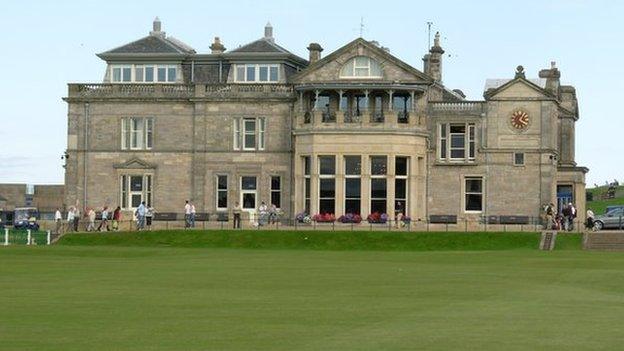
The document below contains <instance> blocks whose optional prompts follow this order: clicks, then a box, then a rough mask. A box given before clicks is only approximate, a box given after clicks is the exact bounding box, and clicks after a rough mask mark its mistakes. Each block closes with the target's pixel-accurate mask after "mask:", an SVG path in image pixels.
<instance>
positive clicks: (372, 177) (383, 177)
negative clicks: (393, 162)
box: [368, 155, 389, 214]
mask: <svg viewBox="0 0 624 351" xmlns="http://www.w3.org/2000/svg"><path fill="white" fill-rule="evenodd" d="M381 157H383V158H385V160H386V169H385V173H383V174H373V158H381ZM388 158H389V157H388V155H369V156H368V164H369V169H368V173H369V175H370V177H369V182H368V183H369V184H368V185H369V186H368V189H369V202H368V206H369V209H370V213H373V212H374V211H373V201H381V200H383V201H385V203H386V208H385V209H384V210H383V212H381V213H385V214H388ZM376 180H383V181H384V183H385V192H386V196H385V198H381V197H373V182H374V181H376Z"/></svg>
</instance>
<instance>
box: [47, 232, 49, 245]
mask: <svg viewBox="0 0 624 351" xmlns="http://www.w3.org/2000/svg"><path fill="white" fill-rule="evenodd" d="M47 239H48V245H50V231H49V230H48V237H47Z"/></svg>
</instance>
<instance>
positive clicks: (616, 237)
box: [583, 231, 624, 251]
mask: <svg viewBox="0 0 624 351" xmlns="http://www.w3.org/2000/svg"><path fill="white" fill-rule="evenodd" d="M583 248H584V249H585V250H602V251H624V231H601V232H589V233H585V234H583Z"/></svg>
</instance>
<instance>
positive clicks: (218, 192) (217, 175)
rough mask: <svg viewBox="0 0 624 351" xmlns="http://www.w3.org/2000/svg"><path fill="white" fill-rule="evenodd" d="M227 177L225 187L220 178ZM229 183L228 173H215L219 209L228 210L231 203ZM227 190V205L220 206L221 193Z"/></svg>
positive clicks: (216, 198)
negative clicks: (222, 185)
mask: <svg viewBox="0 0 624 351" xmlns="http://www.w3.org/2000/svg"><path fill="white" fill-rule="evenodd" d="M222 177H224V178H225V188H222V187H221V183H220V179H221V178H222ZM228 188H229V183H228V175H227V174H216V175H215V208H216V209H217V211H227V209H228V205H229V196H228V191H229V189H228ZM223 192H225V207H222V206H220V204H219V200H220V195H221V193H223Z"/></svg>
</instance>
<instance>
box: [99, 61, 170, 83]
mask: <svg viewBox="0 0 624 351" xmlns="http://www.w3.org/2000/svg"><path fill="white" fill-rule="evenodd" d="M148 67H150V68H152V69H153V72H152V80H150V81H148V80H146V76H147V74H146V68H148ZM124 68H129V69H130V80H129V81H124V80H123V69H124ZM159 68H163V69H164V70H165V80H164V81H159V80H158V69H159ZM116 69H120V80H115V70H116ZM171 69H173V70H174V77H173V78H171V77H169V76H170V74H169V73H170V72H169V70H171ZM137 70H140V71H141V72H142V73H141V75H142V76H143V77H142V79H138V77H137ZM109 72H110V73H109V74H110V82H111V83H114V84H129V83H141V84H153V83H158V84H174V83H177V82H178V78H179V74H180V69H179V67H178V65H176V64H155V63H140V64H112V65H110V71H109ZM172 79H173V80H172Z"/></svg>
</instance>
